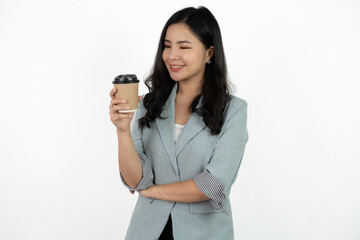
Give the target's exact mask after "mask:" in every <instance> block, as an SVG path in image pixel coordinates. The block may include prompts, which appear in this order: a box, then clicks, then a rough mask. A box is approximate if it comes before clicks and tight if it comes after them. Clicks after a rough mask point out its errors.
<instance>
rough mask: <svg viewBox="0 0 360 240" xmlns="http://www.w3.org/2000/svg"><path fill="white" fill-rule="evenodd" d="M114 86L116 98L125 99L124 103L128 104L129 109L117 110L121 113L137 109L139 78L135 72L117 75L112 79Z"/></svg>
mask: <svg viewBox="0 0 360 240" xmlns="http://www.w3.org/2000/svg"><path fill="white" fill-rule="evenodd" d="M113 84H114V88H116V89H117V92H116V93H115V98H116V99H126V100H127V102H126V103H125V104H124V105H127V106H130V109H127V110H119V112H121V113H126V112H135V111H136V110H137V109H138V92H139V80H138V79H137V77H136V75H135V74H122V75H119V76H117V77H116V78H115V79H114V81H113Z"/></svg>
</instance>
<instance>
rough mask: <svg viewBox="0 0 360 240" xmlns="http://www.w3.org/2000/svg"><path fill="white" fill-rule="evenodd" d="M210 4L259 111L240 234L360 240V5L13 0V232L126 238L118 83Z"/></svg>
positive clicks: (4, 167)
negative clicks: (114, 103)
mask: <svg viewBox="0 0 360 240" xmlns="http://www.w3.org/2000/svg"><path fill="white" fill-rule="evenodd" d="M199 5H204V6H206V7H208V8H209V9H210V10H211V11H212V12H213V14H214V15H215V17H216V18H217V20H218V22H219V24H220V27H221V29H222V34H223V40H224V46H225V51H226V56H227V61H228V66H229V74H230V78H231V80H232V82H233V83H234V85H235V87H236V91H235V92H234V94H235V95H236V96H238V97H240V98H243V99H245V100H246V101H247V102H248V105H249V106H248V129H249V142H248V145H247V148H246V150H245V155H244V159H243V162H242V165H241V167H240V171H239V175H238V178H237V181H236V183H235V184H234V185H233V189H232V194H231V199H232V204H233V215H234V226H235V239H240V240H264V239H266V240H297V239H301V240H302V239H304V240H315V239H316V240H318V239H321V240H339V239H341V240H359V239H360V187H359V183H360V176H359V175H360V174H359V172H360V164H359V160H360V153H359V143H360V142H359V134H360V127H359V124H360V113H359V106H358V105H359V103H360V100H359V96H358V94H359V90H360V87H359V85H360V84H359V81H360V71H359V69H360V2H359V1H358V0H322V1H321V0H311V1H310V0H305V1H304V0H302V1H300V0H297V1H296V0H290V1H289V0H273V1H267V0H253V1H218V0H214V1H196V0H194V1H187V0H183V1H176V2H175V1H174V2H171V1H168V0H167V1H165V0H162V1H145V0H143V1H139V0H138V1H119V0H118V1H111V0H102V1H91V0H86V1H85V0H81V1H74V0H71V1H70V0H62V1H49V0H31V1H30V0H0V81H1V85H0V110H1V112H0V239H4V240H20V239H21V240H22V239H24V240H25V239H26V240H32V239H34V240H35V239H36V240H45V239H46V240H47V239H51V240H58V239H59V240H60V239H61V240H62V239H71V240H75V239H76V240H77V239H86V240H100V239H101V240H102V239H104V240H115V239H124V236H125V233H126V229H127V226H128V223H129V220H130V216H131V213H132V210H133V207H134V204H135V201H136V198H137V196H136V195H130V194H129V192H128V191H127V190H126V189H125V188H124V187H123V186H122V184H121V182H120V178H119V172H118V163H117V142H116V141H117V139H116V131H115V127H114V125H112V123H111V121H110V118H109V115H108V106H109V103H110V98H109V95H108V94H109V91H110V90H111V88H112V80H113V78H114V77H115V76H116V75H118V74H121V73H135V74H137V75H138V76H139V78H141V79H143V78H144V76H146V74H147V73H148V72H149V70H150V68H151V66H152V64H153V60H154V56H155V51H156V48H157V42H158V39H159V37H160V32H161V30H162V27H163V25H164V24H165V22H166V20H167V19H168V18H169V17H170V16H171V15H172V14H173V13H174V12H175V11H177V10H179V9H181V8H183V7H186V6H199ZM141 92H142V93H145V92H146V88H145V87H144V85H142V86H141ZM149 224H151V223H149Z"/></svg>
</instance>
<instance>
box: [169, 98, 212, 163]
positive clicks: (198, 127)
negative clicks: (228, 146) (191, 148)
mask: <svg viewBox="0 0 360 240" xmlns="http://www.w3.org/2000/svg"><path fill="white" fill-rule="evenodd" d="M201 100H202V98H200V101H199V103H198V105H197V107H200V106H201ZM204 128H206V125H205V123H204V121H203V118H202V117H201V116H199V115H197V114H196V113H192V114H191V116H190V118H189V120H188V121H187V123H186V125H185V127H184V129H183V131H182V133H181V134H180V136H179V138H178V140H177V141H176V144H175V154H176V157H178V156H179V155H180V153H181V151H182V150H183V149H184V147H185V146H186V145H187V144H188V143H189V142H190V141H191V139H193V138H194V137H195V136H196V135H197V134H198V133H199V132H201V131H202V130H203V129H204Z"/></svg>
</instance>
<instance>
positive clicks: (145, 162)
mask: <svg viewBox="0 0 360 240" xmlns="http://www.w3.org/2000/svg"><path fill="white" fill-rule="evenodd" d="M138 154H139V157H140V160H141V166H142V179H141V181H140V182H139V184H138V185H137V186H136V187H135V188H132V187H130V186H129V185H127V183H126V182H125V180H124V178H123V177H122V175H121V171H120V168H119V172H120V178H121V181H122V183H123V184H124V185H125V187H127V188H128V189H130V190H132V191H137V190H143V189H146V188H148V187H151V186H152V185H154V183H153V181H154V174H153V172H152V168H151V163H150V160H149V159H148V157H147V156H146V155H145V154H143V153H138Z"/></svg>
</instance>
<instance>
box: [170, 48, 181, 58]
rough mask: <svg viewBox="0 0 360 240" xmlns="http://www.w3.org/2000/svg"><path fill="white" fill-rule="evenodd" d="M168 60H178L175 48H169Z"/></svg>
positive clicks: (177, 52)
mask: <svg viewBox="0 0 360 240" xmlns="http://www.w3.org/2000/svg"><path fill="white" fill-rule="evenodd" d="M169 50H170V51H169V60H178V59H179V51H178V50H177V49H176V48H174V47H173V48H170V49H169Z"/></svg>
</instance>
